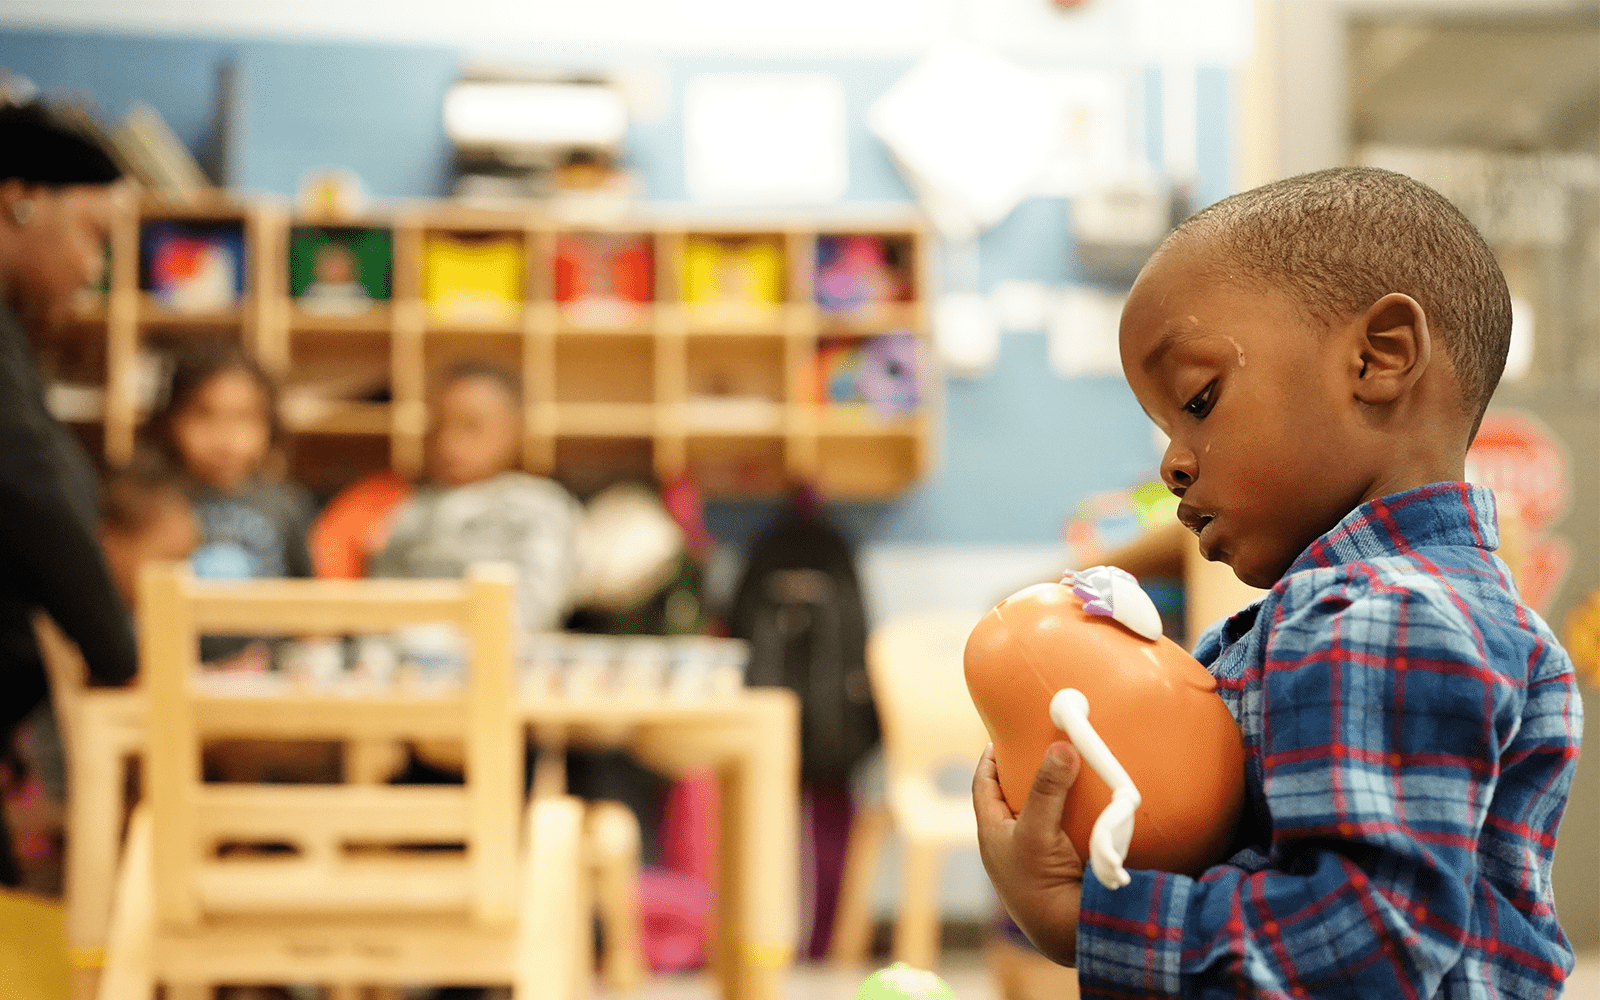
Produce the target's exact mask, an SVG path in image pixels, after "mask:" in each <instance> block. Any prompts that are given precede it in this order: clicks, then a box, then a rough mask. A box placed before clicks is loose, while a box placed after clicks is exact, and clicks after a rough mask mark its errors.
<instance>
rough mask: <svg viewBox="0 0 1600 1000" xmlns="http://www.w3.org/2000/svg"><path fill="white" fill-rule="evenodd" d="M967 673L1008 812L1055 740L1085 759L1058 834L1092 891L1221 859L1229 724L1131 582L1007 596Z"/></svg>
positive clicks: (1235, 774)
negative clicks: (1144, 871) (1081, 863)
mask: <svg viewBox="0 0 1600 1000" xmlns="http://www.w3.org/2000/svg"><path fill="white" fill-rule="evenodd" d="M966 673H967V688H968V690H969V691H970V692H971V693H972V701H973V703H974V704H975V705H976V706H977V708H978V714H979V715H980V716H981V717H982V718H983V723H984V725H985V726H986V727H987V728H988V730H989V737H990V738H991V739H992V740H993V741H994V755H995V766H996V768H997V769H998V771H999V777H1000V791H1001V794H1003V795H1004V796H1005V800H1006V804H1007V805H1009V806H1010V807H1011V811H1012V812H1013V813H1016V812H1021V811H1022V806H1023V803H1024V802H1026V801H1027V797H1028V790H1029V788H1030V787H1031V786H1032V784H1033V777H1034V774H1035V773H1036V772H1037V771H1038V770H1039V764H1040V762H1041V761H1042V760H1043V759H1044V752H1045V750H1046V749H1047V748H1048V747H1049V746H1050V744H1051V743H1054V742H1056V741H1057V740H1059V739H1061V738H1062V734H1063V733H1065V734H1066V737H1067V738H1068V739H1070V740H1071V741H1072V744H1073V746H1075V747H1076V748H1077V750H1078V753H1079V754H1080V755H1081V756H1082V757H1083V762H1084V763H1085V764H1087V765H1088V769H1087V770H1085V771H1083V772H1080V774H1079V776H1078V780H1077V782H1076V783H1075V784H1074V785H1073V786H1072V790H1071V792H1070V793H1069V794H1068V796H1067V805H1066V810H1065V812H1064V813H1063V816H1062V828H1063V829H1064V830H1066V832H1067V836H1068V837H1069V838H1070V839H1071V840H1072V845H1073V847H1074V848H1076V849H1077V851H1078V855H1079V856H1080V857H1084V858H1087V859H1088V861H1089V863H1090V865H1091V866H1092V867H1093V869H1094V873H1095V876H1096V877H1097V878H1099V880H1100V881H1101V883H1103V884H1104V885H1106V886H1107V887H1109V888H1113V889H1115V888H1119V887H1121V886H1123V885H1126V884H1127V883H1128V874H1127V871H1126V870H1125V867H1124V866H1131V867H1134V868H1148V869H1158V870H1161V871H1169V872H1178V873H1181V874H1186V875H1199V874H1200V873H1201V872H1202V871H1204V870H1205V869H1206V868H1208V867H1210V866H1211V865H1213V864H1215V863H1217V862H1219V861H1221V860H1223V859H1224V858H1225V857H1226V856H1227V851H1228V847H1229V844H1230V842H1231V840H1232V837H1233V832H1234V826H1235V825H1236V823H1237V822H1238V818H1239V810H1240V808H1241V807H1242V805H1243V801H1244V746H1243V743H1242V740H1241V738H1240V735H1239V726H1238V724H1237V723H1235V722H1234V720H1233V716H1232V715H1231V714H1230V713H1229V712H1228V708H1227V706H1226V705H1224V704H1223V703H1222V698H1221V697H1220V696H1219V695H1218V694H1217V691H1216V688H1217V684H1216V681H1215V680H1214V679H1213V678H1212V676H1211V674H1210V673H1208V672H1207V671H1206V669H1205V667H1203V666H1201V665H1200V663H1199V661H1197V660H1195V659H1194V657H1192V656H1190V655H1189V654H1188V653H1185V652H1184V651H1183V650H1182V649H1181V648H1179V647H1178V645H1177V644H1176V643H1174V642H1172V640H1170V639H1168V638H1166V637H1165V636H1163V635H1162V634H1161V617H1160V615H1158V614H1157V613H1156V608H1155V605H1154V604H1153V603H1152V602H1151V600H1150V598H1149V596H1148V595H1146V594H1145V592H1144V591H1143V590H1142V589H1140V587H1139V583H1138V581H1137V580H1135V579H1134V578H1133V577H1132V576H1130V575H1129V574H1127V573H1126V572H1124V571H1122V570H1120V569H1116V568H1114V567H1110V566H1095V567H1093V568H1091V569H1087V570H1083V571H1081V572H1076V573H1068V574H1067V575H1066V576H1065V577H1064V578H1063V579H1062V582H1060V583H1042V584H1038V585H1036V586H1033V587H1029V588H1027V589H1025V590H1022V591H1020V592H1018V593H1016V594H1013V595H1012V596H1011V597H1008V598H1007V599H1006V600H1004V601H1002V602H1000V604H999V605H998V606H997V607H995V609H994V610H993V611H990V612H989V613H988V614H987V615H986V616H984V619H983V621H981V622H979V623H978V626H977V627H976V628H974V629H973V630H972V635H971V636H970V637H969V638H968V639H967V651H966ZM1091 714H1092V715H1093V718H1094V724H1093V725H1091V724H1090V722H1089V718H1090V715H1091ZM1086 848H1087V849H1086Z"/></svg>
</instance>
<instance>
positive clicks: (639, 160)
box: [0, 30, 1232, 544]
mask: <svg viewBox="0 0 1600 1000" xmlns="http://www.w3.org/2000/svg"><path fill="white" fill-rule="evenodd" d="M522 57H523V58H524V59H527V60H529V61H539V62H542V63H544V64H547V65H552V64H553V65H560V64H562V62H563V58H562V54H560V53H551V52H528V53H524V54H522ZM229 60H232V61H233V63H234V65H235V66H236V67H237V72H238V82H239V85H240V86H241V87H242V89H243V101H242V107H243V111H244V114H243V130H242V131H243V135H242V136H240V137H239V140H238V145H237V146H236V149H238V150H239V153H240V155H239V157H238V161H237V164H236V169H237V180H236V184H237V186H239V187H241V188H244V189H247V190H260V191H275V192H283V193H287V192H292V191H293V190H294V189H295V188H296V187H297V185H298V183H299V180H300V178H301V176H302V175H303V174H304V173H305V172H306V171H307V170H310V169H313V168H317V167H325V166H336V165H337V166H348V167H350V168H352V169H354V170H355V171H356V172H357V173H358V174H360V176H361V177H362V179H363V181H364V182H365V183H366V185H367V188H368V190H369V191H370V192H371V193H372V194H374V195H376V196H379V197H406V196H436V195H440V194H443V193H444V192H445V190H446V187H447V184H448V178H449V169H450V164H449V146H448V143H447V142H446V140H445V136H444V133H443V129H442V127H441V124H440V120H439V119H440V116H439V108H440V105H441V102H442V99H443V96H444V93H445V90H446V89H447V88H448V86H449V85H450V83H451V82H452V81H453V80H454V79H455V77H456V75H457V73H458V72H459V70H460V68H461V65H462V63H463V61H464V56H463V54H462V53H460V52H457V51H455V50H452V49H446V48H438V47H425V46H396V45H370V44H332V43H309V42H306V43H301V42H282V41H261V40H253V39H251V40H246V39H225V38H219V39H174V38H159V37H142V36H129V35H108V34H80V33H66V32H50V31H15V30H13V31H0V66H4V67H6V68H8V69H11V70H12V71H14V72H18V73H21V74H23V75H25V76H28V77H30V78H31V79H33V80H34V82H36V83H37V84H39V85H40V87H41V88H43V89H44V90H45V91H47V92H51V93H61V92H66V91H76V92H79V93H87V94H89V95H91V96H92V97H93V98H94V99H95V101H96V102H97V104H98V106H99V108H100V110H101V114H102V117H103V118H104V120H105V121H106V123H107V124H114V123H116V122H119V121H121V119H122V117H123V116H124V115H125V114H126V113H127V109H128V106H129V104H130V103H131V102H133V101H135V100H144V101H147V102H149V103H150V104H152V105H154V106H155V107H156V109H157V110H159V111H160V112H161V114H162V115H163V116H164V117H165V118H166V119H167V121H168V122H169V124H171V125H172V127H173V129H174V131H176V132H177V134H178V136H179V137H180V138H181V139H183V141H184V142H185V143H187V144H188V145H189V146H190V147H191V148H196V149H199V148H203V146H204V145H205V143H206V142H207V141H209V138H210V135H211V132H212V129H213V127H214V121H213V115H214V109H213V100H214V90H215V81H216V75H217V72H218V69H219V67H220V66H221V65H222V64H223V63H224V62H226V61H229ZM566 62H567V63H568V64H572V61H571V60H570V59H567V60H566ZM586 65H587V66H589V67H592V66H597V65H604V62H603V61H601V60H594V61H590V62H589V63H587V64H586ZM909 66H910V63H908V62H906V61H903V60H891V59H848V60H845V59H841V60H812V59H807V60H776V61H775V60H760V61H754V60H738V59H702V58H697V59H673V60H667V61H665V62H663V63H662V64H660V67H659V68H660V69H661V70H662V71H664V73H665V75H666V79H667V100H666V103H665V107H664V108H663V110H662V113H661V114H660V115H659V116H657V117H656V118H654V119H653V120H650V121H646V122H642V123H639V124H637V125H635V126H634V127H633V132H632V136H631V142H630V149H629V159H630V163H631V165H632V166H633V167H634V168H635V169H636V170H638V171H639V173H640V175H641V176H642V178H643V180H644V184H645V190H646V195H647V197H648V198H651V199H654V200H666V201H679V200H684V199H686V198H687V191H686V187H685V180H684V156H683V140H682V135H683V112H682V107H683V105H682V94H683V86H684V83H685V82H686V81H687V80H688V79H689V78H690V77H691V76H693V75H694V74H696V73H702V72H738V71H751V70H763V71H779V72H782V71H805V72H827V73H831V74H834V75H835V76H837V77H838V78H839V79H840V81H841V82H842V83H843V85H844V89H845V94H846V101H847V111H848V114H849V119H850V123H851V124H850V129H851V131H850V137H849V142H850V147H849V151H850V183H849V188H848V190H847V193H846V199H847V200H849V201H874V202H882V201H904V200H909V198H910V194H909V192H908V191H907V189H906V186H905V184H904V182H903V181H902V180H901V178H900V175H899V173H898V172H897V171H896V169H895V167H894V164H893V163H892V161H891V160H890V158H889V156H888V154H887V152H886V151H885V150H884V149H883V147H882V145H881V144H879V143H878V141H877V139H875V138H874V137H873V136H872V134H871V133H870V131H869V130H868V128H867V126H866V109H867V108H868V107H869V106H870V105H871V104H872V102H873V101H875V100H876V99H877V98H878V97H879V95H881V94H882V93H883V92H884V91H885V90H887V89H888V88H889V86H891V85H892V84H893V83H894V82H895V80H897V79H898V78H899V77H900V76H901V75H902V74H904V73H905V71H906V70H907V69H908V68H909ZM1143 76H1144V91H1145V97H1146V106H1145V108H1143V109H1136V112H1135V113H1138V112H1139V111H1141V110H1142V111H1143V112H1144V118H1145V121H1146V123H1147V125H1146V128H1145V134H1146V137H1147V139H1146V141H1147V145H1148V146H1149V148H1150V151H1151V153H1152V154H1153V155H1155V156H1159V152H1160V148H1159V144H1160V135H1161V129H1160V127H1159V117H1158V116H1159V112H1158V107H1159V105H1158V104H1157V103H1156V102H1157V101H1158V100H1159V95H1160V79H1159V75H1158V74H1155V73H1153V72H1149V73H1145V74H1143ZM1197 89H1198V93H1199V107H1198V124H1199V133H1200V145H1199V150H1198V155H1199V166H1200V179H1199V184H1198V189H1197V192H1196V194H1197V199H1198V202H1199V203H1200V204H1206V203H1209V202H1211V201H1214V200H1216V199H1217V198H1220V197H1222V196H1223V195H1225V194H1226V193H1227V192H1228V190H1229V177H1230V165H1229V151H1230V150H1231V148H1232V142H1231V138H1230V134H1229V133H1230V123H1229V111H1228V107H1229V105H1228V101H1229V93H1228V89H1229V81H1228V76H1227V73H1226V72H1225V71H1223V70H1219V69H1203V70H1201V72H1200V76H1199V79H1198V81H1197ZM980 250H981V266H980V273H979V281H980V287H981V288H982V289H984V290H988V289H990V288H992V287H993V286H994V284H995V283H996V282H999V281H1002V280H1006V279H1014V278H1021V279H1031V280H1036V281H1043V282H1047V283H1050V284H1058V283H1062V282H1067V281H1072V280H1074V279H1075V278H1077V277H1078V274H1077V270H1076V267H1075V265H1074V263H1073V243H1072V234H1071V231H1070V225H1069V221H1068V213H1067V206H1066V203H1065V202H1064V201H1063V200H1061V199H1058V198H1035V199H1032V200H1030V201H1028V202H1025V203H1024V204H1023V205H1021V206H1020V207H1019V208H1018V209H1017V210H1016V211H1015V212H1014V213H1012V215H1011V216H1010V217H1009V218H1008V219H1006V220H1005V221H1004V222H1002V223H1001V224H1000V225H998V226H996V227H994V228H993V229H992V230H990V231H989V232H987V233H985V234H984V235H983V237H982V238H981V241H980ZM945 396H946V398H945V415H944V423H945V427H944V452H943V457H942V461H941V462H940V465H939V468H938V470H937V471H936V472H935V474H934V475H932V476H931V477H929V478H928V479H927V480H926V481H925V482H924V483H922V484H921V485H920V486H918V487H917V488H915V489H913V490H911V491H910V492H908V493H907V494H906V495H905V496H903V497H902V498H900V499H898V500H896V501H895V502H893V503H888V504H881V505H855V506H851V507H848V508H844V509H842V510H841V512H840V513H841V516H842V517H843V519H844V520H845V521H846V522H847V524H848V525H849V526H850V528H851V529H852V530H853V532H854V533H855V534H856V535H857V537H858V538H859V539H860V540H862V541H863V542H866V543H877V544H929V543H934V544H937V543H956V544H1048V543H1050V542H1053V541H1055V540H1057V539H1059V538H1060V533H1061V528H1062V525H1063V524H1064V522H1065V520H1066V519H1067V518H1068V517H1070V516H1071V514H1072V512H1073V511H1074V510H1075V509H1076V507H1077V506H1078V504H1079V502H1080V501H1081V500H1082V498H1083V497H1084V496H1085V495H1086V494H1088V493H1090V492H1094V491H1097V490H1104V489H1111V488H1116V487H1119V486H1125V485H1129V484H1131V483H1133V482H1136V481H1138V480H1139V479H1141V478H1144V477H1147V476H1149V475H1150V474H1152V473H1153V471H1154V468H1155V464H1156V461H1157V458H1158V456H1157V454H1156V452H1155V449H1154V447H1153V445H1152V444H1151V442H1150V433H1149V429H1148V424H1147V422H1146V420H1145V418H1144V416H1143V414H1142V413H1141V412H1140V411H1139V408H1138V406H1137V404H1136V403H1135V402H1134V400H1133V397H1132V395H1131V393H1129V391H1128V390H1127V387H1126V386H1125V385H1124V384H1123V383H1122V382H1121V380H1120V379H1062V378H1060V377H1058V376H1056V375H1055V374H1054V373H1052V372H1051V370H1050V367H1049V363H1048V361H1047V358H1046V343H1045V338H1044V337H1043V336H1040V335H1038V334H1036V333H1032V334H1030V333H1020V334H1015V333H1014V334H1007V335H1006V337H1005V338H1004V341H1003V348H1002V351H1001V355H1000V359H999V362H998V363H997V364H996V365H995V367H994V368H993V369H992V370H991V371H989V372H988V373H986V374H984V375H983V376H981V377H978V378H973V379H952V380H951V381H950V383H949V385H948V386H947V389H946V394H945ZM770 510H771V505H770V504H760V503H745V504H717V505H714V506H713V509H712V510H710V511H709V512H708V515H709V518H710V520H711V523H712V526H713V530H714V531H715V532H716V533H717V534H718V535H719V536H720V537H721V538H722V539H723V540H724V541H727V542H731V543H734V544H739V543H741V542H743V541H744V540H746V539H747V538H748V537H749V536H750V535H751V534H752V533H753V532H754V531H755V530H757V529H758V528H759V526H760V525H761V524H762V523H763V522H764V521H765V520H766V518H767V517H768V516H770Z"/></svg>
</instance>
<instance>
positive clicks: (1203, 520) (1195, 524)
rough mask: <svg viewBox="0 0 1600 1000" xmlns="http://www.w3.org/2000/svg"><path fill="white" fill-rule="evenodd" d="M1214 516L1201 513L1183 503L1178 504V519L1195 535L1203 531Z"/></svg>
mask: <svg viewBox="0 0 1600 1000" xmlns="http://www.w3.org/2000/svg"><path fill="white" fill-rule="evenodd" d="M1216 517H1217V515H1215V514H1203V513H1201V512H1200V511H1198V510H1195V509H1194V508H1193V507H1189V506H1187V505H1185V504H1179V505H1178V520H1179V521H1181V522H1183V526H1184V527H1185V528H1188V529H1189V530H1190V531H1192V532H1194V533H1195V534H1196V535H1200V534H1201V533H1203V532H1204V531H1205V530H1206V527H1207V526H1208V525H1209V524H1210V523H1211V522H1212V521H1214V520H1216Z"/></svg>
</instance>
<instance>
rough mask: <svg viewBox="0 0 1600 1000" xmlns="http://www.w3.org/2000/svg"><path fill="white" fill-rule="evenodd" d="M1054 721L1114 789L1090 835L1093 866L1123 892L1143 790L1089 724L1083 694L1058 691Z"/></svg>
mask: <svg viewBox="0 0 1600 1000" xmlns="http://www.w3.org/2000/svg"><path fill="white" fill-rule="evenodd" d="M1050 721H1051V722H1054V723H1055V724H1056V728H1058V729H1060V730H1061V731H1062V732H1064V733H1066V734H1067V738H1068V739H1070V740H1072V745H1073V746H1075V747H1077V748H1078V754H1079V755H1080V756H1081V757H1082V758H1083V762H1084V763H1085V764H1088V765H1089V767H1090V768H1091V769H1092V770H1093V771H1094V773H1095V774H1098V775H1099V776H1100V780H1101V781H1104V782H1105V783H1106V784H1107V785H1108V786H1110V788H1111V803H1110V804H1109V805H1107V806H1106V807H1105V809H1103V810H1101V812H1100V817H1099V818H1098V819H1096V820H1095V821H1094V829H1093V830H1092V831H1091V832H1090V834H1089V864H1090V866H1091V867H1093V868H1094V874H1095V877H1096V878H1098V879H1099V880H1100V883H1101V884H1102V885H1104V886H1105V887H1106V888H1108V889H1120V888H1122V887H1123V886H1125V885H1127V884H1128V882H1129V881H1130V879H1129V878H1128V871H1127V869H1126V868H1124V867H1123V862H1125V861H1126V860H1127V859H1128V843H1129V842H1130V841H1131V840H1133V814H1134V812H1135V811H1136V810H1137V809H1138V808H1139V803H1140V802H1142V801H1143V800H1142V799H1141V798H1140V797H1139V789H1137V788H1135V787H1134V785H1133V779H1132V778H1130V777H1128V772H1127V771H1125V770H1123V767H1122V764H1121V763H1119V762H1118V761H1117V758H1116V757H1115V756H1113V755H1112V753H1111V748H1110V747H1108V746H1106V741H1105V740H1103V739H1101V738H1100V734H1099V733H1097V732H1095V731H1094V727H1093V726H1091V725H1090V724H1089V699H1088V698H1086V697H1084V695H1083V692H1082V691H1079V690H1078V689H1076V688H1062V689H1061V690H1060V691H1057V692H1056V695H1055V697H1054V698H1051V699H1050Z"/></svg>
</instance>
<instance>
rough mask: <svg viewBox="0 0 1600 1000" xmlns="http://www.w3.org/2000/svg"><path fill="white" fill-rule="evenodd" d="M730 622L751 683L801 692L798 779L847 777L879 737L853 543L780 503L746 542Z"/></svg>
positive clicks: (814, 517)
mask: <svg viewBox="0 0 1600 1000" xmlns="http://www.w3.org/2000/svg"><path fill="white" fill-rule="evenodd" d="M729 626H730V630H731V631H732V633H733V635H735V636H737V637H738V638H741V639H745V640H747V641H748V642H749V643H750V666H749V671H748V674H747V675H746V676H747V681H748V683H749V684H750V685H752V686H755V687H786V688H789V689H790V690H792V691H794V692H795V693H796V694H798V695H799V696H800V772H801V777H802V778H803V779H804V780H806V781H814V782H840V781H843V780H845V779H846V778H848V777H849V775H850V771H851V769H852V768H854V767H855V765H856V763H857V762H858V761H860V759H861V758H862V756H863V755H864V754H865V753H866V752H867V750H868V749H869V748H870V747H871V746H872V745H873V744H874V743H876V742H877V740H878V713H877V710H876V709H875V708H874V707H873V704H872V688H871V685H870V684H869V683H868V681H867V663H866V659H867V656H866V646H867V615H866V609H865V607H864V605H863V603H862V599H861V585H860V582H859V581H858V580H857V577H856V566H855V555H854V553H853V551H852V549H851V546H850V543H849V542H848V541H847V540H846V539H845V537H844V536H843V535H842V534H840V533H839V531H838V529H836V528H835V527H834V526H833V525H831V524H829V523H828V522H827V521H826V520H824V519H823V518H822V517H821V516H820V514H818V515H810V516H808V515H807V514H805V513H802V512H801V511H800V510H798V509H795V508H793V507H791V508H789V509H788V510H786V511H785V513H783V514H782V515H780V516H779V517H778V519H777V520H776V521H774V522H773V523H772V524H770V525H768V526H767V528H766V530H765V531H763V532H762V533H761V535H760V537H759V538H757V539H756V541H755V543H754V544H753V545H751V547H750V556H749V560H748V561H747V562H746V564H745V569H744V575H743V577H741V578H740V581H739V587H738V589H737V590H736V591H735V594H734V601H733V609H732V612H731V614H730V617H729Z"/></svg>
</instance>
